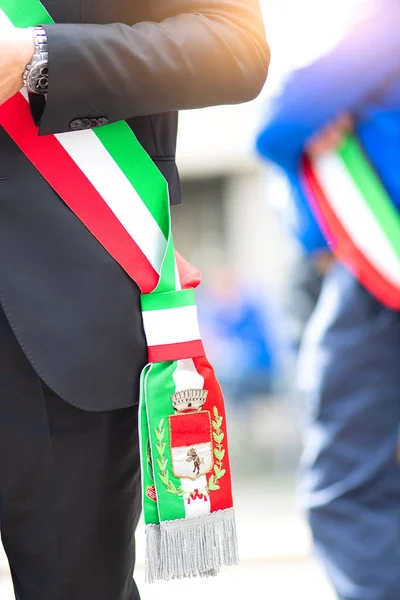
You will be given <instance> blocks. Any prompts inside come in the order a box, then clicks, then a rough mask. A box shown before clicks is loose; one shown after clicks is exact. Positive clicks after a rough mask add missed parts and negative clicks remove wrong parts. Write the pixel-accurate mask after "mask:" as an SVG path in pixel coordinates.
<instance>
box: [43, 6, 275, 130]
mask: <svg viewBox="0 0 400 600" xmlns="http://www.w3.org/2000/svg"><path fill="white" fill-rule="evenodd" d="M146 1H147V2H149V3H150V6H151V13H150V14H151V21H144V22H141V23H138V24H136V25H133V26H129V25H124V24H109V25H90V24H77V25H74V24H54V25H46V26H45V29H46V32H47V37H48V46H49V77H50V85H49V93H48V96H47V101H46V103H45V104H44V106H38V105H36V106H34V107H33V108H34V115H35V116H36V119H35V120H36V121H37V123H38V124H40V133H41V134H50V133H61V132H64V131H69V130H70V123H71V121H73V120H74V119H77V118H85V117H90V118H98V117H105V118H106V119H108V121H109V122H113V121H118V120H122V119H128V118H131V117H135V116H140V115H149V114H157V113H162V112H168V111H174V110H180V109H192V108H198V107H204V106H211V105H217V104H230V103H238V102H242V101H247V100H250V99H252V98H253V97H255V96H256V95H257V94H258V93H259V91H260V90H261V88H262V86H263V84H264V82H265V79H266V76H267V70H268V64H269V49H268V46H267V43H266V40H265V33H264V27H263V22H262V17H261V13H260V8H259V5H258V0H146Z"/></svg>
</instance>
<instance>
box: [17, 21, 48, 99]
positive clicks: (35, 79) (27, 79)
mask: <svg viewBox="0 0 400 600" xmlns="http://www.w3.org/2000/svg"><path fill="white" fill-rule="evenodd" d="M33 41H34V44H35V52H34V54H33V57H32V60H31V62H30V63H29V65H27V66H26V69H25V72H24V76H23V77H24V86H25V87H26V88H28V91H29V92H32V93H33V94H46V93H47V90H48V87H49V54H48V51H47V36H46V32H45V30H44V29H43V27H34V28H33Z"/></svg>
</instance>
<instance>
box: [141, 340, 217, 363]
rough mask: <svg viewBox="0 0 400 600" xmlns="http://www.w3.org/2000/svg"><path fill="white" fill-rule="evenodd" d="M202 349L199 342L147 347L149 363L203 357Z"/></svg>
mask: <svg viewBox="0 0 400 600" xmlns="http://www.w3.org/2000/svg"><path fill="white" fill-rule="evenodd" d="M204 354H205V352H204V347H203V342H202V341H201V340H193V341H191V342H178V343H177V344H160V345H159V346H149V361H150V362H163V361H168V360H183V359H185V358H197V357H198V356H204Z"/></svg>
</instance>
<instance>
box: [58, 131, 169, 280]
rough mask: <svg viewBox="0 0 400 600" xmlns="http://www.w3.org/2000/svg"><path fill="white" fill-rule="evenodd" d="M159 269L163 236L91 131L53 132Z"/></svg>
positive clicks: (163, 246) (154, 266)
mask: <svg viewBox="0 0 400 600" xmlns="http://www.w3.org/2000/svg"><path fill="white" fill-rule="evenodd" d="M55 137H56V138H57V139H58V141H59V142H60V143H61V144H62V146H63V147H64V149H65V150H66V151H67V153H68V154H69V155H70V157H71V158H72V160H73V161H74V162H75V163H76V164H77V166H78V167H79V168H80V169H81V171H82V172H83V173H84V174H85V175H86V177H87V178H88V179H89V181H90V182H91V183H92V185H93V186H94V187H95V188H96V190H97V192H98V193H99V194H100V196H101V197H102V198H103V200H104V201H105V202H106V204H107V205H108V206H109V208H110V209H111V210H112V212H113V213H114V215H115V216H116V217H117V219H118V221H120V223H121V224H122V225H123V227H124V228H125V229H126V231H127V232H128V233H129V235H130V236H131V237H132V239H133V240H134V241H135V242H136V244H137V245H138V246H139V248H140V249H141V251H142V252H143V254H144V255H145V256H146V258H147V260H148V261H149V262H150V263H151V265H152V266H153V268H154V269H155V270H156V271H157V273H160V271H161V265H162V261H163V258H164V254H165V250H166V239H165V237H164V235H163V233H162V231H161V229H160V227H159V226H158V223H157V222H156V220H155V219H154V218H153V216H152V214H151V213H150V212H149V210H148V209H147V207H146V206H145V204H144V203H143V201H142V200H141V198H140V196H139V195H138V193H137V192H136V190H135V188H134V187H133V186H132V184H131V183H130V181H129V179H128V178H127V177H126V176H125V174H124V173H123V171H122V170H121V169H120V168H119V166H118V164H117V163H116V162H115V160H114V159H113V158H112V156H111V155H110V154H109V153H108V151H107V149H106V148H105V147H104V146H103V144H102V143H101V141H100V140H99V138H98V137H97V136H96V134H95V133H94V132H93V131H90V130H87V131H77V132H73V133H61V134H57V135H56V136H55Z"/></svg>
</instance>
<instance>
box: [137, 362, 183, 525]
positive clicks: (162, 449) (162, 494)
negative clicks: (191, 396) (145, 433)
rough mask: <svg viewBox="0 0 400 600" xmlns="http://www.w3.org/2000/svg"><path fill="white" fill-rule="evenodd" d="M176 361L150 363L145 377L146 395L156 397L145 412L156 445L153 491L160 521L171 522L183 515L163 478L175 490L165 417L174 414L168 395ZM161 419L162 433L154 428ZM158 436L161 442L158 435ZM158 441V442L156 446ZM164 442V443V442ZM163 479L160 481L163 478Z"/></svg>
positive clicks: (180, 500)
mask: <svg viewBox="0 0 400 600" xmlns="http://www.w3.org/2000/svg"><path fill="white" fill-rule="evenodd" d="M177 365H178V363H177V362H176V361H170V362H164V363H154V364H153V365H152V367H151V376H150V377H149V378H148V381H147V386H146V388H147V389H146V391H147V393H148V394H149V396H151V397H153V398H157V402H153V403H152V406H151V410H148V412H147V418H148V424H149V431H150V436H151V440H152V447H153V448H156V452H157V453H158V455H157V456H153V466H154V479H155V485H156V490H157V500H158V510H159V516H160V520H161V521H172V520H174V519H184V518H185V514H186V513H185V503H184V499H183V498H182V496H178V495H177V494H175V493H174V492H173V491H170V492H168V491H167V484H166V481H167V480H168V481H169V482H171V487H170V489H171V490H174V489H175V490H179V488H180V485H181V481H180V479H178V478H177V477H175V476H174V474H173V473H172V460H171V438H170V432H169V423H168V416H169V415H173V414H174V409H173V407H172V402H171V395H172V394H174V393H175V391H176V390H175V383H174V380H173V374H174V372H175V370H176V368H177ZM161 420H163V422H162V430H163V431H162V433H160V431H158V432H157V431H156V430H157V429H158V428H159V426H160V423H161ZM157 436H159V437H162V441H161V442H160V440H159V439H158V437H157ZM160 444H162V445H161V446H160ZM164 444H165V445H164ZM163 458H164V459H167V462H166V464H165V469H163V470H162V469H161V466H160V462H159V460H158V459H160V461H162V459H163ZM163 479H164V480H163Z"/></svg>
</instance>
